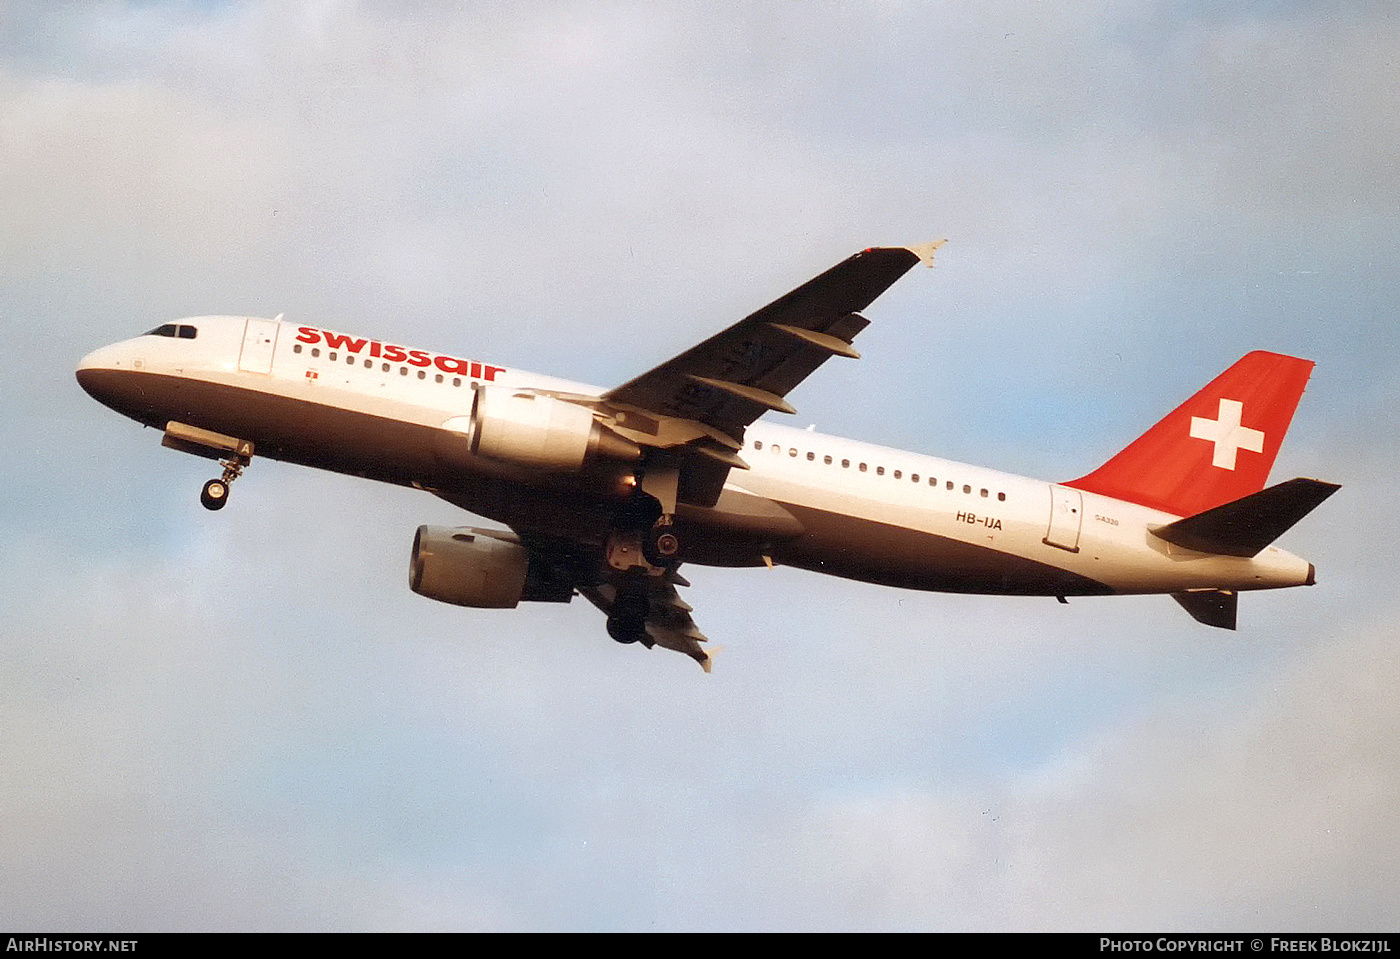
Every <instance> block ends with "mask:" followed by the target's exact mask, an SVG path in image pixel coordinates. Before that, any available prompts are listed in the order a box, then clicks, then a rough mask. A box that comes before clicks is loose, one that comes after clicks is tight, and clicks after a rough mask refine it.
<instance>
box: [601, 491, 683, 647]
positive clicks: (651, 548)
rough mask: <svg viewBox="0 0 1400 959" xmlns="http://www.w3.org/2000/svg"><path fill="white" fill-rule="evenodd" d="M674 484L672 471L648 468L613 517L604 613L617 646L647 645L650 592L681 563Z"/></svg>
mask: <svg viewBox="0 0 1400 959" xmlns="http://www.w3.org/2000/svg"><path fill="white" fill-rule="evenodd" d="M676 483H677V474H676V471H675V469H674V468H672V469H659V468H655V467H653V468H652V469H650V470H648V471H647V472H645V473H643V474H641V475H640V476H639V483H638V488H637V489H636V491H635V492H634V493H633V494H632V496H631V497H630V498H629V499H628V500H627V501H626V502H625V503H623V504H622V506H621V507H619V509H618V511H617V514H616V515H615V516H614V517H613V530H612V532H611V533H610V534H609V536H608V542H607V550H606V551H607V562H608V565H609V566H610V567H611V568H612V569H613V570H615V571H616V572H615V573H614V574H613V576H614V579H613V581H614V582H615V583H616V584H617V585H616V589H617V593H616V596H615V598H614V599H613V602H612V605H611V606H610V607H609V608H608V635H609V636H611V637H612V638H613V639H615V640H617V641H618V642H619V643H643V644H645V645H647V646H650V645H652V639H651V637H650V636H649V635H648V634H647V620H648V618H649V617H650V616H651V612H652V610H651V594H652V590H653V587H654V586H655V584H657V583H658V582H660V581H661V580H662V579H663V578H665V577H666V576H667V575H668V574H669V573H670V572H671V571H673V570H675V568H676V567H677V566H679V565H680V562H681V547H682V544H681V538H680V536H679V534H678V531H677V527H676Z"/></svg>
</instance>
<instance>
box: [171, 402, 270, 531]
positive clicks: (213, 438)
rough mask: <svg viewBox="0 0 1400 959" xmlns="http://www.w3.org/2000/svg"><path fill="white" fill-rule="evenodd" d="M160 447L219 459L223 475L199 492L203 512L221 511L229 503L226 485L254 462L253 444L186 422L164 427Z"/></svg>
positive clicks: (172, 422)
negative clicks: (221, 457)
mask: <svg viewBox="0 0 1400 959" xmlns="http://www.w3.org/2000/svg"><path fill="white" fill-rule="evenodd" d="M160 442H161V445H162V446H165V447H169V448H170V449H175V450H180V451H181V452H184V453H193V454H194V455H195V456H203V457H206V458H208V459H211V460H217V459H219V457H220V456H224V457H226V458H225V459H221V460H219V465H220V466H222V467H223V468H224V472H223V475H222V476H220V477H219V478H218V479H212V480H210V481H209V482H207V483H205V484H204V489H202V490H200V493H199V502H200V503H201V504H202V505H203V506H204V508H205V509H211V510H212V509H223V508H224V504H225V503H227V502H228V489H229V485H230V484H231V483H232V482H233V481H234V480H236V479H238V477H239V476H241V475H243V470H244V468H245V467H246V466H247V465H248V463H249V462H250V461H251V460H252V459H253V444H252V442H251V441H249V440H240V439H238V438H237V437H236V436H225V435H224V434H223V433H215V432H213V431H212V430H206V429H200V428H199V427H197V426H190V425H189V424H187V423H177V422H175V421H173V420H172V421H171V422H169V423H167V424H166V425H165V436H164V437H162V439H161V441H160Z"/></svg>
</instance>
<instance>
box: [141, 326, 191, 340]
mask: <svg viewBox="0 0 1400 959" xmlns="http://www.w3.org/2000/svg"><path fill="white" fill-rule="evenodd" d="M146 335H147V336H178V337H179V338H180V339H182V340H192V339H194V338H195V337H196V336H198V335H199V330H198V328H196V327H193V326H189V325H187V324H184V323H181V324H178V325H177V324H175V323H164V324H162V325H160V326H158V327H156V328H155V329H154V330H150V331H149V332H147V333H146Z"/></svg>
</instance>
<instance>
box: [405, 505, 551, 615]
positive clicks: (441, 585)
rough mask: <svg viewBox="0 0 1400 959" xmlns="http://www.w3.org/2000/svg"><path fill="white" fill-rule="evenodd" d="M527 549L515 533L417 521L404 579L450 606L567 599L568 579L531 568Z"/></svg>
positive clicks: (498, 606) (509, 605)
mask: <svg viewBox="0 0 1400 959" xmlns="http://www.w3.org/2000/svg"><path fill="white" fill-rule="evenodd" d="M531 566H532V563H531V557H530V551H529V550H527V549H526V548H525V547H524V546H522V545H521V544H520V541H519V539H517V538H516V536H515V534H513V533H509V532H506V531H504V530H491V529H466V528H464V529H447V528H445V527H442V526H420V527H418V533H417V535H416V536H414V537H413V555H412V558H411V560H410V562H409V570H408V585H409V588H410V589H412V590H413V591H414V592H415V593H417V594H418V595H420V596H426V597H428V598H429V599H435V600H437V601H438V602H442V603H452V604H453V605H455V606H475V607H477V608H479V609H510V608H512V607H514V606H516V605H518V604H519V603H520V601H521V600H533V601H538V602H560V603H567V602H568V601H569V599H570V598H571V597H572V596H573V592H574V590H573V584H572V583H571V582H567V581H557V582H556V581H552V580H551V578H550V577H549V576H548V575H545V574H547V572H548V571H546V570H535V569H531Z"/></svg>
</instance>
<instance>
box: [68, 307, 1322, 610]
mask: <svg viewBox="0 0 1400 959" xmlns="http://www.w3.org/2000/svg"><path fill="white" fill-rule="evenodd" d="M180 323H182V324H188V325H189V326H192V327H194V328H195V329H196V330H197V335H196V336H195V337H193V338H180V337H176V336H151V335H147V336H142V337H137V338H135V339H131V340H126V341H123V342H121V343H117V344H115V345H113V346H109V347H105V348H103V349H99V350H97V351H95V352H93V353H92V354H90V355H89V356H87V357H85V358H84V360H83V362H82V365H81V367H80V369H79V377H80V379H83V377H84V373H88V374H90V375H89V377H88V379H86V380H84V386H85V387H86V388H88V389H89V390H90V391H91V392H93V393H94V395H95V396H98V398H99V399H103V401H104V402H109V404H110V405H113V406H114V407H116V408H118V409H120V410H121V411H122V412H126V413H128V415H132V416H134V417H135V418H137V419H140V420H142V421H143V422H146V423H147V424H148V425H153V426H158V427H162V428H163V427H164V425H165V421H166V420H177V421H180V422H188V423H191V424H193V425H195V426H201V427H205V428H208V429H214V430H221V431H224V432H231V431H233V430H234V429H238V430H240V432H238V433H237V434H236V435H240V436H244V438H246V439H249V440H252V441H253V442H254V443H256V444H258V448H259V453H263V452H266V453H267V455H272V456H279V455H281V456H282V458H286V459H290V460H292V461H298V462H308V463H310V464H311V465H318V466H325V467H326V468H330V469H336V470H339V471H341V472H348V473H357V474H360V475H367V476H373V477H375V478H380V479H389V480H391V481H395V482H412V483H416V484H419V485H423V486H425V487H428V488H432V487H433V486H434V483H435V481H434V480H433V478H432V477H430V476H426V475H425V476H422V477H419V478H415V477H413V476H411V475H409V472H411V471H408V467H404V470H406V471H407V472H397V471H396V468H397V467H396V465H395V463H393V462H391V461H392V460H393V459H394V457H395V456H398V455H399V454H398V453H396V452H394V451H392V450H389V449H386V448H382V447H381V446H380V445H378V444H380V442H381V441H380V434H381V432H382V431H381V430H378V429H371V428H368V427H366V428H363V429H360V428H357V427H356V423H357V422H363V423H366V424H369V423H373V424H385V423H388V424H398V425H402V426H403V427H405V428H407V427H415V428H418V429H420V430H425V431H441V430H442V429H443V425H444V424H445V423H447V422H448V421H450V420H454V419H458V418H460V417H462V416H464V415H465V414H467V413H468V412H469V410H470V409H471V405H472V399H473V389H472V387H473V386H474V385H481V384H489V385H493V386H499V387H506V388H514V389H532V390H544V391H551V392H555V393H565V394H586V395H590V396H597V395H599V394H600V393H601V392H602V391H600V390H598V389H596V388H594V387H590V386H586V385H583V384H579V383H572V382H568V381H565V380H559V379H554V378H551V377H545V376H538V375H535V374H529V373H524V372H521V371H517V370H513V369H509V368H505V367H500V366H495V365H492V364H487V363H484V362H482V361H479V360H471V359H467V358H460V357H453V356H447V355H444V354H437V353H432V352H428V351H422V350H409V349H407V348H402V347H398V346H395V345H393V344H389V343H386V342H384V341H376V340H370V339H365V338H360V337H355V338H351V337H344V336H341V335H339V334H334V333H329V332H328V331H324V330H319V329H317V328H311V327H300V326H297V325H295V324H291V323H286V322H279V321H272V320H249V319H247V318H245V317H198V318H192V319H189V320H182V321H180ZM313 332H314V335H313ZM121 375H130V376H131V377H136V378H140V379H146V378H150V379H152V380H154V379H159V380H160V381H161V382H163V383H167V384H174V386H172V387H171V388H169V389H167V390H165V391H164V395H166V396H167V397H168V398H167V399H166V400H163V401H162V402H163V403H164V406H163V407H161V408H157V407H156V406H155V405H150V406H140V404H139V403H138V401H136V400H134V399H123V400H120V401H119V400H116V399H109V398H108V397H106V396H104V395H103V393H102V392H101V390H103V389H106V387H99V386H94V385H91V384H95V383H97V382H98V378H99V377H100V376H121ZM103 382H107V381H105V380H104V381H103ZM111 382H116V381H115V380H111ZM182 386H183V387H188V389H182ZM220 391H224V392H226V393H229V394H233V393H237V394H238V396H240V397H243V398H244V399H243V400H240V401H239V406H240V408H247V407H249V406H250V405H252V406H256V405H257V404H256V403H252V404H250V403H249V402H247V398H249V397H252V398H255V399H256V398H263V399H266V401H267V402H268V403H269V404H270V405H268V406H267V409H268V410H269V411H272V410H277V411H280V412H277V413H275V414H274V413H268V416H270V417H271V416H276V417H279V418H280V421H279V422H268V423H266V424H263V426H262V428H263V429H265V430H266V432H267V435H266V436H264V435H258V433H257V429H258V428H259V426H258V424H257V423H256V422H254V420H253V419H251V418H249V417H248V416H244V417H242V418H236V417H235V419H237V420H238V421H237V422H226V421H224V420H221V419H218V418H217V417H215V418H213V419H211V418H210V417H211V416H212V414H210V413H208V411H207V410H206V409H203V408H202V407H206V406H208V405H209V400H210V398H211V397H217V396H218V395H220ZM123 395H124V396H130V395H132V394H129V393H128V394H123ZM182 404H183V405H182ZM294 409H295V410H303V411H304V410H320V411H328V413H331V414H334V415H333V417H331V418H329V419H326V420H325V421H324V424H323V421H322V420H320V419H318V417H317V416H305V417H304V418H303V419H302V420H301V422H297V421H296V419H297V416H296V415H293V414H292V413H290V412H287V411H289V410H294ZM298 415H300V414H298ZM226 418H227V417H226ZM357 418H358V419H357ZM323 429H325V430H331V431H333V432H334V436H333V438H332V439H327V440H325V442H326V443H332V444H333V447H334V448H333V450H332V451H331V452H329V453H326V452H324V449H323V452H322V454H318V455H317V456H315V457H312V456H310V455H300V454H299V453H298V451H299V450H301V449H303V448H312V447H316V443H317V442H318V440H317V438H316V437H313V436H301V437H299V436H298V433H297V431H298V430H301V431H304V432H305V431H316V430H323ZM248 433H251V434H252V435H246V436H245V434H248ZM303 441H305V442H304V444H303ZM279 451H284V452H282V453H281V454H279ZM740 455H741V456H742V458H743V460H744V461H745V462H746V463H747V464H748V465H749V467H750V468H749V469H748V470H739V469H735V470H732V471H731V472H730V474H729V478H728V483H727V485H726V489H727V490H732V491H734V492H735V493H746V494H750V495H751V496H752V497H757V498H761V499H764V500H769V501H772V502H773V503H776V504H780V505H781V506H782V507H783V508H784V509H786V510H788V511H789V512H791V513H792V514H793V515H795V516H797V518H798V519H799V520H800V521H802V522H803V524H804V525H806V526H809V527H811V528H812V529H816V528H817V527H823V529H822V530H821V531H820V532H810V533H809V534H803V536H801V537H798V539H797V540H796V541H794V542H792V543H775V544H773V547H772V549H771V551H769V553H771V558H773V559H774V560H775V561H777V562H791V563H792V564H793V565H799V566H804V567H806V568H812V569H818V570H821V571H825V572H830V573H834V574H836V575H843V576H850V577H853V578H858V579H867V580H871V581H874V582H884V583H889V584H892V585H905V586H913V587H915V588H929V589H944V588H946V589H951V590H955V591H968V592H991V593H996V592H1016V593H1027V592H1039V593H1043V594H1048V595H1055V594H1057V593H1060V592H1061V590H1059V589H1058V588H1056V587H1054V586H1053V585H1047V586H1045V587H1044V588H1031V587H1028V586H1026V585H1025V584H1024V583H1022V584H1020V585H1017V584H1016V583H1015V582H1013V577H1011V576H1010V574H1008V578H1007V579H1006V580H1005V582H1006V588H1005V589H1000V588H998V586H997V583H998V580H997V578H996V575H995V565H992V566H986V568H984V569H982V570H981V571H980V573H979V574H978V575H977V576H974V577H971V578H961V577H960V576H959V571H958V570H956V569H952V570H948V571H946V575H943V576H941V577H940V576H938V575H932V574H930V573H929V571H928V570H926V569H914V568H912V566H913V565H915V564H921V565H923V566H927V565H928V564H929V563H930V562H934V561H936V557H940V556H945V555H946V556H947V557H949V560H948V561H949V562H952V563H958V562H962V560H960V559H959V557H961V556H964V555H973V554H970V553H965V552H960V551H966V550H974V551H975V555H976V556H979V557H986V556H993V555H995V556H999V557H1005V558H1006V561H1007V562H1014V563H1022V561H1024V565H1030V566H1036V567H1044V568H1047V569H1055V570H1061V571H1064V572H1065V573H1067V574H1072V575H1073V576H1075V577H1082V578H1083V579H1084V580H1085V581H1089V582H1092V583H1095V584H1101V586H1102V589H1098V590H1094V591H1097V592H1103V593H1109V592H1112V593H1159V592H1175V591H1181V590H1191V589H1223V590H1249V589H1268V588H1275V587H1284V586H1296V585H1302V584H1304V583H1306V582H1309V581H1310V575H1311V574H1310V567H1309V564H1308V563H1307V562H1306V561H1304V560H1302V559H1300V558H1298V557H1296V556H1293V555H1291V554H1289V553H1287V552H1285V551H1283V550H1280V549H1277V548H1275V547H1267V548H1265V549H1264V550H1263V551H1262V552H1260V553H1259V554H1258V555H1257V556H1254V557H1248V558H1246V557H1233V556H1220V555H1213V554H1207V553H1199V552H1194V551H1192V550H1188V549H1184V548H1181V547H1178V546H1173V545H1171V544H1169V543H1167V542H1165V541H1163V540H1161V539H1159V538H1157V537H1156V536H1154V535H1152V533H1151V532H1150V530H1151V529H1153V528H1154V527H1157V526H1161V525H1165V524H1168V523H1171V522H1173V521H1174V520H1176V519H1178V517H1176V516H1173V515H1171V514H1168V513H1163V512H1160V511H1157V510H1153V509H1148V508H1146V507H1143V506H1139V505H1136V504H1133V503H1128V502H1124V501H1121V500H1116V499H1110V498H1108V497H1104V496H1099V495H1096V494H1093V493H1089V492H1082V491H1080V490H1076V489H1071V488H1068V487H1065V486H1061V485H1058V484H1055V483H1048V482H1044V481H1040V480H1033V479H1028V478H1025V477H1020V476H1014V475H1010V474H1007V473H1001V472H997V471H995V470H989V469H985V468H982V467H977V466H969V465H966V464H963V463H956V462H952V461H949V460H943V459H938V458H935V457H931V456H923V455H919V454H916V453H910V452H905V451H902V450H896V449H890V448H886V447H881V446H875V445H871V444H868V443H861V442H857V441H854V440H849V439H842V438H840V437H835V436H829V435H825V434H822V433H817V432H814V431H811V430H798V429H793V428H789V427H784V426H779V425H776V424H771V423H766V422H762V421H760V422H756V423H754V424H753V425H752V426H751V427H750V428H749V429H748V431H747V433H746V436H745V441H744V449H743V450H742V452H741V454H740ZM400 458H401V459H411V457H408V456H407V455H406V454H405V455H403V456H400ZM477 465H478V464H472V463H468V464H466V467H465V469H466V472H467V473H469V474H470V473H473V472H474V471H475V467H476V466H477ZM479 465H480V469H481V474H482V475H483V476H488V475H497V476H498V475H499V473H498V471H494V470H493V468H492V465H491V464H486V463H482V464H479ZM458 468H459V469H460V468H461V467H460V465H459V467H458ZM461 479H462V482H463V484H469V483H470V481H471V476H470V475H468V476H464V477H462V478H461ZM910 536H914V537H921V539H919V540H918V541H919V542H925V541H927V542H930V543H932V542H937V543H941V544H946V546H947V547H948V549H947V550H945V551H940V550H938V549H934V550H932V551H930V549H927V548H924V547H922V546H917V547H909V548H907V549H906V548H904V547H903V546H901V543H903V542H905V538H906V537H910ZM843 537H849V538H851V539H852V540H859V542H846V541H844V540H843ZM908 541H909V542H911V543H912V542H914V540H912V539H910V540H908ZM769 553H765V555H769ZM931 557H935V558H934V559H931ZM978 562H982V561H981V560H979V561H978ZM983 565H984V566H985V563H984V564H983ZM1065 591H1066V592H1073V590H1065Z"/></svg>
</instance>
